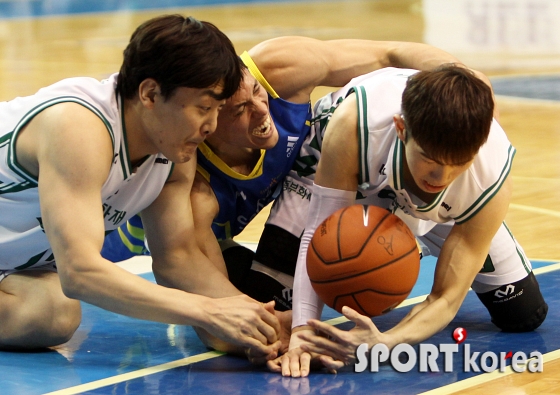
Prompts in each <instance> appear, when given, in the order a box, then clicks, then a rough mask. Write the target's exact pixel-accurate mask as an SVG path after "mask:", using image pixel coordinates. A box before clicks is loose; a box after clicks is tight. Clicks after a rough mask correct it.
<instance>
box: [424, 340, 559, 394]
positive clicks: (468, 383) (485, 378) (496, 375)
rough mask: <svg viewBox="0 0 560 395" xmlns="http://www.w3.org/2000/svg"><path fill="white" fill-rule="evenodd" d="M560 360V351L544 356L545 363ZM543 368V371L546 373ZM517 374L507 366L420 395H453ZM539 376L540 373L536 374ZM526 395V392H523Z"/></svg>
mask: <svg viewBox="0 0 560 395" xmlns="http://www.w3.org/2000/svg"><path fill="white" fill-rule="evenodd" d="M559 358H560V350H556V351H551V352H549V353H546V354H544V355H543V362H544V363H546V362H550V361H554V360H556V359H559ZM544 369H546V368H544V367H543V371H544ZM514 373H516V372H514V371H513V369H512V368H511V366H507V367H506V369H505V372H500V371H499V370H494V371H493V372H490V373H485V374H480V375H478V376H474V377H471V378H468V379H465V380H461V381H457V382H455V383H453V384H448V385H446V386H443V387H439V388H436V389H433V390H430V391H426V392H422V393H420V394H418V395H447V394H452V393H454V392H458V391H462V390H466V389H469V388H472V387H475V386H477V385H480V384H486V383H488V382H490V381H493V380H497V379H501V378H502V377H506V376H509V375H510V374H514ZM534 374H538V373H534ZM523 393H524V392H523Z"/></svg>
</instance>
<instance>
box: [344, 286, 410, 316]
mask: <svg viewBox="0 0 560 395" xmlns="http://www.w3.org/2000/svg"><path fill="white" fill-rule="evenodd" d="M365 291H370V292H374V293H376V294H378V295H387V296H407V295H408V294H410V291H409V292H399V293H396V294H392V293H387V292H381V291H377V290H375V289H371V288H367V289H363V290H361V291H360V292H359V293H363V292H365ZM355 295H356V292H354V293H349V294H344V295H337V296H336V297H335V298H334V300H333V306H334V307H333V308H335V307H337V303H338V300H339V299H341V298H344V297H348V296H350V297H351V298H352V299H353V300H354V302H355V303H356V304H357V305H358V306H359V307H360V309H362V311H367V310H366V309H365V308H364V307H363V306H362V305H361V304H360V303H359V302H358V300H357V299H356V296H355Z"/></svg>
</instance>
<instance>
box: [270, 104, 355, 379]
mask: <svg viewBox="0 0 560 395" xmlns="http://www.w3.org/2000/svg"><path fill="white" fill-rule="evenodd" d="M357 157H358V133H357V111H356V99H355V95H350V96H349V97H348V98H347V99H346V100H344V102H342V103H341V104H340V106H339V107H338V108H337V110H336V111H335V113H334V115H333V117H332V119H331V120H330V122H329V124H328V126H327V130H326V131H325V138H324V141H323V146H322V151H321V159H320V161H319V165H318V168H317V173H316V176H315V183H314V186H313V194H312V196H311V201H310V203H309V212H308V217H307V221H306V227H305V232H304V234H303V236H302V239H301V244H300V250H299V254H298V261H297V267H296V273H295V278H294V293H293V300H292V305H293V312H292V322H293V324H292V327H293V329H292V336H291V339H290V346H289V351H288V353H286V354H285V355H283V356H282V357H280V358H278V359H277V360H275V361H271V362H269V364H268V367H269V369H270V370H272V371H275V372H281V373H282V375H284V376H292V377H299V376H302V377H305V376H307V375H308V374H309V369H310V365H311V362H312V359H313V358H318V357H319V355H317V354H310V353H307V352H304V350H303V349H302V348H301V345H302V344H303V342H302V340H301V338H300V336H301V334H302V333H305V332H311V333H314V330H313V328H311V327H309V326H308V325H307V321H308V320H309V319H312V318H315V319H318V318H320V314H321V309H322V306H323V304H322V302H321V301H320V299H319V297H318V296H317V294H316V293H315V292H314V290H313V288H312V286H311V283H310V281H309V277H308V275H307V270H306V257H307V248H308V246H309V242H310V240H311V238H312V236H313V233H314V231H315V229H316V228H317V227H318V225H319V224H320V223H321V222H322V221H323V220H324V219H325V218H327V217H328V216H329V215H330V214H332V213H333V212H335V211H336V210H338V209H339V208H342V207H346V206H349V205H351V204H352V203H354V200H355V195H356V190H357V187H358V160H357V159H356V158H357ZM323 358H326V357H323ZM326 360H327V362H329V361H330V359H329V358H327V359H326Z"/></svg>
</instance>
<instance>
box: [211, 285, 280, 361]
mask: <svg viewBox="0 0 560 395" xmlns="http://www.w3.org/2000/svg"><path fill="white" fill-rule="evenodd" d="M206 307H207V309H206V311H208V313H209V314H208V322H207V323H206V325H205V326H204V329H206V330H207V331H208V332H210V333H211V334H213V335H214V336H216V337H218V338H220V339H221V340H223V341H225V342H227V343H230V344H233V345H235V346H238V347H243V348H244V349H245V350H246V352H245V354H246V355H248V357H250V358H254V359H255V361H256V359H257V358H262V357H264V360H263V362H264V361H265V360H269V359H274V358H276V357H277V356H278V350H279V348H280V344H281V343H280V340H279V335H280V323H279V322H278V318H276V316H275V315H274V302H269V303H266V304H263V303H259V302H257V301H255V300H254V299H251V298H250V297H248V296H247V295H238V296H232V297H228V298H220V299H210V300H209V305H208V306H206Z"/></svg>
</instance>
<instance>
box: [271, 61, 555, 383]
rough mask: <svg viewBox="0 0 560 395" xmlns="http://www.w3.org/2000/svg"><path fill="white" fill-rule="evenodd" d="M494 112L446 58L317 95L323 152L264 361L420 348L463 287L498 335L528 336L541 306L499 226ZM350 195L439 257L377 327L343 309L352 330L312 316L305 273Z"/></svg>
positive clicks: (501, 156)
mask: <svg viewBox="0 0 560 395" xmlns="http://www.w3.org/2000/svg"><path fill="white" fill-rule="evenodd" d="M493 109H494V102H493V97H492V92H491V89H490V88H489V87H488V86H487V85H486V84H485V83H484V82H482V81H481V80H480V79H478V78H477V77H475V76H474V75H473V74H472V73H471V72H470V71H469V70H467V69H465V68H462V67H456V66H454V65H447V66H444V67H441V68H439V69H437V70H433V71H422V72H417V71H416V70H402V69H394V68H388V69H384V70H380V71H376V72H373V73H370V74H368V75H364V76H361V77H359V78H356V79H354V80H352V81H351V82H350V83H349V84H348V85H347V86H346V87H344V88H343V89H341V90H339V91H337V92H335V93H333V94H331V95H327V96H326V97H324V98H323V99H321V100H320V101H318V102H317V104H316V105H315V109H314V114H315V118H314V119H313V124H312V128H313V130H314V131H315V132H316V133H317V142H318V144H317V145H316V147H317V148H318V147H320V150H321V152H320V159H319V164H318V166H317V172H316V174H315V178H314V184H313V187H312V191H313V194H312V196H311V201H310V202H309V205H308V207H309V208H308V210H307V211H308V213H307V221H306V225H305V233H304V235H303V237H302V241H301V246H300V250H299V256H298V263H297V268H296V276H295V283H294V300H293V324H292V326H293V333H292V336H291V340H290V346H289V348H290V349H289V351H288V353H286V354H285V355H283V356H281V357H279V358H277V359H276V360H274V361H270V362H269V363H268V364H269V368H270V369H271V370H273V371H277V372H281V373H282V374H283V375H285V376H293V377H298V376H307V375H308V373H309V366H310V361H311V360H312V359H316V360H319V361H320V362H322V363H323V365H324V366H326V367H327V368H328V369H329V370H336V369H339V368H341V367H342V366H344V364H347V363H350V362H351V361H352V360H353V359H354V358H355V352H356V349H357V347H358V345H360V344H362V343H368V345H369V346H370V347H371V346H373V345H374V344H377V343H383V344H385V345H387V346H388V347H389V348H392V347H394V346H395V345H396V344H399V343H411V344H414V343H418V342H420V341H422V340H424V339H427V338H429V337H430V336H432V335H433V334H435V333H437V332H438V331H440V330H442V329H443V328H445V326H446V325H447V324H449V322H450V321H451V320H452V319H453V317H454V316H455V314H456V313H457V310H458V309H459V307H460V305H461V304H462V302H463V299H464V298H465V296H466V294H467V291H468V290H469V288H470V287H472V288H473V290H474V291H475V292H476V294H477V295H478V297H479V299H480V300H481V301H482V303H483V304H484V306H486V308H487V309H488V311H489V312H490V316H491V318H492V322H493V323H494V324H496V325H497V326H498V327H499V328H501V329H502V330H504V331H513V332H518V331H519V332H520V331H531V330H533V329H535V328H537V327H538V326H539V325H540V324H541V323H542V322H543V320H544V319H545V317H546V313H547V308H548V307H547V305H546V303H545V301H544V300H543V297H542V295H541V292H540V289H539V286H538V283H537V281H536V279H535V276H534V275H533V273H532V271H531V264H530V262H529V260H528V259H527V257H526V256H525V254H524V252H523V250H522V248H521V246H519V244H518V243H517V242H516V240H515V239H514V238H513V236H512V234H511V233H510V231H509V230H508V228H507V227H506V225H505V223H504V217H505V215H506V212H507V210H508V206H509V201H510V196H511V185H510V181H509V178H508V175H509V171H510V169H511V164H512V160H513V156H514V154H515V149H514V148H513V147H512V146H511V144H510V142H509V141H508V139H507V137H506V135H505V133H504V131H503V130H502V128H501V127H500V125H499V124H498V123H497V122H496V121H495V120H493V118H492V114H493ZM322 137H324V140H322ZM312 149H313V147H310V150H312ZM315 154H316V155H317V156H319V152H317V151H316V152H315ZM294 177H295V176H294ZM357 196H358V199H357ZM305 202H306V200H302V199H298V198H297V197H296V196H295V195H294V194H290V193H287V191H284V195H283V198H282V199H281V200H278V201H277V202H276V208H275V210H274V211H273V213H272V214H273V215H274V216H278V217H283V214H282V213H286V212H290V211H292V210H302V211H305V210H304V209H301V207H300V208H299V209H298V208H297V206H298V205H301V204H302V203H303V204H305ZM355 202H359V203H361V204H373V205H376V206H380V207H383V208H386V209H388V210H390V211H391V212H394V213H395V214H396V215H398V216H399V217H400V218H401V219H403V221H404V222H405V223H406V224H407V225H408V226H409V227H410V229H411V230H412V231H413V233H414V234H415V235H416V236H417V237H418V238H419V239H420V241H421V242H422V243H423V244H424V246H425V251H424V253H425V254H431V255H435V256H437V257H438V260H437V265H436V271H435V278H434V283H433V288H432V291H431V292H430V294H429V295H428V297H427V298H426V300H425V301H424V302H422V303H420V304H418V305H416V306H415V307H414V308H413V309H412V310H411V311H410V313H409V314H408V315H407V316H406V317H405V318H404V319H403V320H402V321H401V322H400V323H399V324H397V325H396V326H395V327H393V328H391V329H390V330H388V331H386V332H384V333H381V332H380V331H379V330H377V328H376V326H375V325H374V324H373V322H372V321H371V319H369V318H368V317H364V316H361V315H359V314H357V313H356V312H355V311H353V310H351V309H349V308H347V307H345V309H346V310H344V314H345V316H346V317H347V318H348V319H350V320H351V321H353V322H354V323H355V324H356V326H355V327H354V328H353V329H352V330H350V331H342V330H339V329H337V328H335V327H333V326H330V325H327V324H325V323H322V322H320V321H318V319H319V318H320V314H321V310H322V306H323V304H322V302H321V300H320V299H319V298H318V297H317V295H316V293H315V292H314V291H313V288H312V287H311V284H310V282H309V277H308V276H307V271H306V254H307V248H308V244H309V241H310V239H311V237H312V235H313V233H314V231H315V229H316V228H317V226H318V225H319V224H320V223H321V222H322V221H323V220H324V219H325V218H327V217H328V216H329V215H330V214H332V213H333V212H335V211H336V210H337V209H339V208H342V207H346V206H349V205H351V204H354V203H355ZM300 216H301V214H300ZM292 218H293V217H292ZM510 284H511V285H513V286H514V289H515V293H516V297H515V298H510V299H509V300H507V301H505V302H504V301H502V300H498V299H497V297H496V296H495V293H496V292H495V291H496V290H497V289H505V287H508V286H510ZM318 332H319V333H323V334H327V335H328V336H329V338H326V337H323V336H319V335H318Z"/></svg>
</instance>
